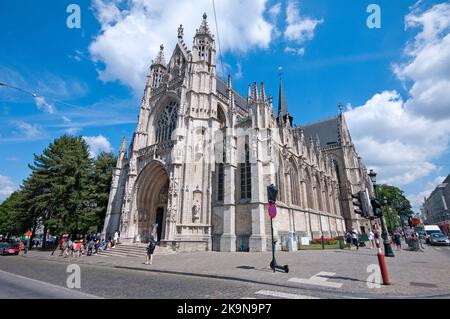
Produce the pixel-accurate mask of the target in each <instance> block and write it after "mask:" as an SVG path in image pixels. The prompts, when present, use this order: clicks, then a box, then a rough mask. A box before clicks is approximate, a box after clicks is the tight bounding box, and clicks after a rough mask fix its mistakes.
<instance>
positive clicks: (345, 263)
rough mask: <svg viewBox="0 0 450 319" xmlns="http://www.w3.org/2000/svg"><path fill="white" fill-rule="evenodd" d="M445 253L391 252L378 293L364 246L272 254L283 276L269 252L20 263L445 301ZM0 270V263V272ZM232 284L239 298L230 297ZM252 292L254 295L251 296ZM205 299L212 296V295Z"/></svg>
mask: <svg viewBox="0 0 450 319" xmlns="http://www.w3.org/2000/svg"><path fill="white" fill-rule="evenodd" d="M447 250H450V247H431V246H425V247H424V251H419V252H413V251H408V250H405V249H404V250H400V251H398V250H395V249H394V253H395V257H394V258H388V257H386V262H387V267H388V270H389V277H390V281H391V285H389V286H381V287H380V288H368V283H367V279H368V277H369V276H370V275H371V274H372V273H373V271H374V269H377V265H378V260H377V256H376V250H375V249H369V248H367V247H364V248H360V249H359V250H358V251H356V250H325V251H298V252H293V253H288V252H277V254H276V258H277V262H278V263H279V264H281V265H284V264H288V265H289V269H290V271H289V273H287V274H286V273H280V272H276V273H273V272H272V270H271V269H270V268H269V262H270V260H271V253H270V252H266V253H220V252H197V253H177V254H173V255H161V256H155V258H154V262H153V265H145V264H144V263H143V262H144V261H143V260H142V259H139V258H121V257H112V256H107V255H104V256H92V257H86V256H83V257H81V258H71V259H70V260H69V259H68V258H63V257H59V256H58V255H57V253H55V255H54V256H51V254H50V253H49V252H40V251H31V252H29V254H28V255H27V256H25V257H22V258H23V259H32V260H35V261H38V260H41V261H44V260H45V261H50V262H55V263H58V264H65V263H77V264H80V265H86V266H88V265H90V266H92V267H94V266H95V267H96V269H97V268H99V267H101V268H103V269H105V273H106V272H109V271H112V270H114V273H115V274H121V275H122V276H125V275H126V274H128V275H130V276H141V275H147V276H150V275H157V276H159V278H160V279H161V278H162V277H164V278H174V276H175V277H177V276H178V278H183V279H186V278H190V279H193V280H195V281H197V282H198V283H200V282H205V284H206V282H208V285H209V284H211V282H214V280H216V281H219V282H220V283H221V285H224V287H225V286H226V287H227V289H231V290H229V291H230V294H229V295H227V294H220V293H218V292H217V291H216V294H217V296H215V297H216V298H229V297H233V298H239V297H243V298H245V297H249V298H253V297H255V296H254V293H256V292H259V293H258V295H262V296H270V295H271V294H272V295H273V296H275V297H277V294H278V297H280V298H287V297H289V296H291V297H292V298H295V296H297V295H298V294H299V293H300V294H301V296H303V297H308V296H310V297H319V298H333V297H336V298H407V297H412V298H419V297H420V298H427V297H428V298H432V297H441V298H442V297H443V298H450V276H449V274H450V254H448V252H447ZM19 258H20V257H19ZM30 263H31V260H30ZM372 265H374V266H372ZM3 266H4V265H3V263H2V259H1V258H0V269H3V268H4V267H3ZM372 267H373V268H372ZM138 273H139V274H140V275H137V274H138ZM132 274H133V275H132ZM190 279H189V280H190ZM186 280H188V279H186ZM230 284H231V286H230ZM100 285H102V284H100ZM161 285H163V284H161ZM233 285H235V286H236V289H237V290H236V291H239V293H236V294H231V291H232V288H231V287H232V286H233ZM244 286H245V288H243V287H244ZM238 287H240V288H238ZM249 287H251V288H249ZM257 288H258V289H259V290H257V291H254V292H252V289H253V290H254V289H257ZM88 292H89V293H93V292H92V291H88ZM280 293H282V294H281V295H280ZM283 293H284V295H283ZM207 295H208V296H212V297H214V292H212V294H209V292H208V293H207ZM129 297H130V296H129ZM178 297H181V296H178ZM197 297H199V298H200V297H201V296H197ZM174 298H176V297H174ZM194 298H196V297H194Z"/></svg>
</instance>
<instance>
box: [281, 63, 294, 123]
mask: <svg viewBox="0 0 450 319" xmlns="http://www.w3.org/2000/svg"><path fill="white" fill-rule="evenodd" d="M278 71H279V76H280V89H279V92H278V121H279V122H284V123H285V122H287V121H289V122H290V125H291V126H292V120H293V117H292V116H291V115H290V114H289V110H288V106H287V103H286V97H285V96H284V91H283V81H282V78H281V75H282V73H281V71H282V68H281V67H279V68H278Z"/></svg>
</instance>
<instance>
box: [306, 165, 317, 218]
mask: <svg viewBox="0 0 450 319" xmlns="http://www.w3.org/2000/svg"><path fill="white" fill-rule="evenodd" d="M306 201H307V206H308V208H310V209H315V205H314V196H313V189H312V180H311V175H310V173H309V172H308V171H307V172H306Z"/></svg>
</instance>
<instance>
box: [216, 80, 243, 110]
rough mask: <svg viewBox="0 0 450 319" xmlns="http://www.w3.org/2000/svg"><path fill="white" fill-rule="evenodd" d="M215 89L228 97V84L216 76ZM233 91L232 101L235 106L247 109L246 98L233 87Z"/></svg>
mask: <svg viewBox="0 0 450 319" xmlns="http://www.w3.org/2000/svg"><path fill="white" fill-rule="evenodd" d="M216 91H217V93H220V94H222V95H223V96H226V97H228V86H227V84H226V83H225V82H224V81H222V79H220V78H219V77H216ZM233 92H234V103H235V104H236V106H237V107H240V108H241V109H243V110H246V111H247V99H244V98H243V97H242V95H240V94H239V93H238V92H237V91H236V90H234V89H233Z"/></svg>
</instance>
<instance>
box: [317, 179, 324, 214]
mask: <svg viewBox="0 0 450 319" xmlns="http://www.w3.org/2000/svg"><path fill="white" fill-rule="evenodd" d="M315 184H316V197H317V206H318V207H317V210H318V211H321V212H322V211H323V196H322V185H321V184H320V179H319V176H316V183H315Z"/></svg>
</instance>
